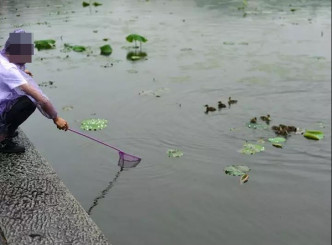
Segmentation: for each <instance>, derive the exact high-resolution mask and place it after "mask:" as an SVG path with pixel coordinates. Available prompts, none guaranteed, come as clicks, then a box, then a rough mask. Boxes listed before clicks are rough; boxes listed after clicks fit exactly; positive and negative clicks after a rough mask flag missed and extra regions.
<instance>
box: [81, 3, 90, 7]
mask: <svg viewBox="0 0 332 245" xmlns="http://www.w3.org/2000/svg"><path fill="white" fill-rule="evenodd" d="M89 5H90V3H87V2H83V3H82V6H83V7H87V6H89Z"/></svg>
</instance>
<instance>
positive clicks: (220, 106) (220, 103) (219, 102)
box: [218, 101, 226, 110]
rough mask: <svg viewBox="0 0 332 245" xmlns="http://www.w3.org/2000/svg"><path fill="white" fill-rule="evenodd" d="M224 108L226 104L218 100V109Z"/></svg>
mask: <svg viewBox="0 0 332 245" xmlns="http://www.w3.org/2000/svg"><path fill="white" fill-rule="evenodd" d="M222 108H226V105H225V104H223V103H222V102H221V101H218V109H219V110H220V109H222Z"/></svg>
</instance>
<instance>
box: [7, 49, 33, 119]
mask: <svg viewBox="0 0 332 245" xmlns="http://www.w3.org/2000/svg"><path fill="white" fill-rule="evenodd" d="M26 83H28V82H27V80H25V78H24V77H23V76H22V74H21V73H20V71H19V68H18V67H17V66H16V65H15V64H13V63H10V62H9V61H8V60H7V59H6V58H5V57H4V56H2V55H1V54H0V107H1V102H3V101H5V100H10V99H11V98H14V97H16V96H17V93H16V92H15V88H17V87H19V86H21V85H23V84H26ZM0 113H1V112H0Z"/></svg>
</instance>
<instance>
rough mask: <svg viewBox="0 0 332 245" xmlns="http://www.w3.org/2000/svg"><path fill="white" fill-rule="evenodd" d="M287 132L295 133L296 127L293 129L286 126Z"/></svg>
mask: <svg viewBox="0 0 332 245" xmlns="http://www.w3.org/2000/svg"><path fill="white" fill-rule="evenodd" d="M287 131H288V132H294V133H296V127H294V126H287Z"/></svg>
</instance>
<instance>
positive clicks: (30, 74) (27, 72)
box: [24, 70, 33, 77]
mask: <svg viewBox="0 0 332 245" xmlns="http://www.w3.org/2000/svg"><path fill="white" fill-rule="evenodd" d="M24 72H25V73H26V74H28V75H29V76H30V77H33V75H32V73H31V72H30V71H29V70H25V71H24Z"/></svg>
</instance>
